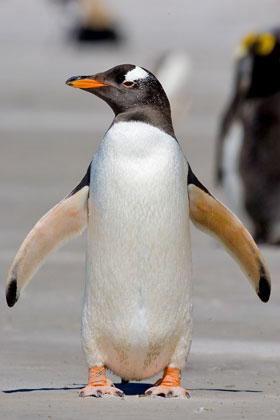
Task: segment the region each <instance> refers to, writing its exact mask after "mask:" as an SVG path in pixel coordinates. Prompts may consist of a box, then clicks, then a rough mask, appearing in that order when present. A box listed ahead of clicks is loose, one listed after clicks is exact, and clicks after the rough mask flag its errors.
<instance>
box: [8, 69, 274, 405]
mask: <svg viewBox="0 0 280 420" xmlns="http://www.w3.org/2000/svg"><path fill="white" fill-rule="evenodd" d="M66 83H67V85H70V86H73V87H76V88H80V89H83V90H86V91H88V92H90V93H93V94H95V95H96V96H98V97H100V98H102V99H103V100H104V101H105V102H107V103H108V105H109V106H110V107H111V108H112V109H113V111H114V113H115V118H114V121H113V123H112V125H111V126H110V128H109V129H108V131H107V132H106V134H105V136H104V138H103V140H102V142H101V144H100V146H99V149H98V151H97V153H96V155H95V156H94V158H93V160H92V162H91V164H90V166H89V168H88V170H87V173H86V175H85V177H84V178H83V179H82V181H81V182H80V184H79V185H78V186H77V187H76V188H74V190H73V191H72V192H71V193H70V194H69V195H68V196H67V197H66V198H65V199H63V200H62V201H61V202H60V203H59V204H58V205H57V206H55V207H54V208H53V209H52V210H50V211H49V212H48V213H47V214H46V215H45V216H43V217H42V218H41V219H40V220H39V222H38V223H37V224H36V225H35V226H34V228H33V229H32V231H31V232H30V233H29V235H28V236H27V237H26V239H25V240H24V242H23V244H22V245H21V247H20V249H19V251H18V253H17V255H16V257H15V259H14V262H13V263H12V266H11V268H10V271H9V274H8V279H7V302H8V305H9V306H13V305H14V304H15V303H16V301H17V300H18V298H19V296H20V292H21V290H22V289H23V287H25V286H26V285H27V283H28V281H29V280H30V278H31V277H32V275H34V273H35V272H36V270H37V269H38V267H39V266H40V264H41V263H42V262H43V260H44V259H45V258H46V257H47V256H48V255H49V254H50V253H51V252H52V251H53V250H54V249H55V248H57V247H58V245H60V244H62V243H65V242H66V241H67V240H69V239H70V238H73V237H75V236H77V235H78V234H79V233H81V232H82V231H83V230H84V229H85V228H86V227H88V250H87V264H86V265H87V267H86V285H85V296H84V303H83V312H82V342H83V349H84V353H85V357H86V360H87V363H88V368H89V375H88V385H87V386H86V387H85V388H83V389H82V390H81V391H80V396H82V397H87V396H96V397H100V396H102V395H104V394H111V395H116V396H122V395H123V392H122V391H121V390H119V389H117V388H116V387H115V386H114V385H113V383H112V382H111V381H110V380H109V379H107V377H106V368H107V369H110V370H111V371H112V372H113V373H115V374H116V375H119V376H120V377H122V378H123V379H124V380H142V379H146V378H150V377H152V376H154V375H156V374H158V373H159V372H160V371H161V370H163V371H164V373H163V376H162V378H161V379H159V380H158V381H157V382H156V383H155V385H154V386H153V387H151V388H149V389H148V390H147V391H146V395H161V396H166V397H184V398H186V397H188V396H189V392H188V391H187V390H186V389H184V388H183V387H181V371H182V369H183V368H184V366H185V363H186V359H187V356H188V353H189V350H190V346H191V332H192V320H191V310H192V283H191V244H190V231H189V219H190V218H191V220H192V221H193V222H194V224H195V225H196V226H197V227H199V228H201V229H202V230H205V231H206V232H208V233H210V234H213V235H214V236H215V237H216V238H217V239H219V240H220V241H221V243H222V244H223V245H224V246H225V248H226V249H227V250H228V251H229V252H230V253H231V254H232V255H233V256H234V258H235V259H236V260H237V262H238V264H239V265H240V267H241V269H242V270H243V271H244V272H245V274H246V275H247V277H248V278H249V280H250V282H251V284H252V285H253V287H254V289H255V290H256V292H257V294H258V296H259V297H260V299H261V300H262V301H264V302H266V301H268V299H269V295H270V275H269V272H268V269H267V267H266V264H265V262H264V260H263V257H262V255H261V253H260V251H259V249H258V248H257V246H256V244H255V242H254V240H253V239H252V237H251V235H250V234H249V233H248V232H247V230H246V229H245V227H244V226H243V225H242V223H241V222H240V221H239V220H238V219H237V217H235V216H234V214H233V213H231V211H229V210H228V209H227V208H226V207H224V206H223V204H221V203H220V202H219V201H218V200H216V199H215V198H214V197H213V195H212V194H211V193H210V192H209V191H208V190H207V189H206V188H205V187H204V186H203V185H202V184H201V183H200V182H199V181H198V179H197V178H196V176H195V175H194V173H193V172H192V170H191V168H190V165H189V164H188V162H187V160H186V158H185V156H184V155H183V153H182V150H181V148H180V146H179V144H178V141H177V139H176V137H175V134H174V130H173V126H172V120H171V113H170V106H169V102H168V99H167V96H166V94H165V92H164V90H163V88H162V86H161V84H160V83H159V82H158V80H157V79H156V78H155V76H153V74H151V73H150V72H149V71H147V70H145V69H143V68H141V67H137V66H134V65H128V64H126V65H120V66H117V67H114V68H112V69H110V70H108V71H106V72H104V73H98V74H96V75H94V76H79V77H71V78H70V79H68V80H67V82H66Z"/></svg>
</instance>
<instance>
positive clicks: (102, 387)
mask: <svg viewBox="0 0 280 420" xmlns="http://www.w3.org/2000/svg"><path fill="white" fill-rule="evenodd" d="M103 395H114V396H116V397H124V392H123V391H121V390H120V389H118V388H116V387H115V385H114V384H113V382H112V381H111V380H110V379H107V377H106V371H105V368H104V367H103V366H94V367H92V368H90V369H89V373H88V385H87V386H86V387H84V388H83V389H81V390H80V391H79V397H83V398H85V397H97V398H100V397H102V396H103Z"/></svg>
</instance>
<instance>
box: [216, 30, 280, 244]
mask: <svg viewBox="0 0 280 420" xmlns="http://www.w3.org/2000/svg"><path fill="white" fill-rule="evenodd" d="M216 180H217V182H218V184H220V185H222V186H223V189H224V191H225V195H226V196H228V200H227V201H228V205H229V206H230V207H231V208H232V210H233V211H235V212H237V213H239V214H240V216H241V215H242V213H243V212H244V215H245V217H248V216H249V219H250V222H251V224H252V230H253V235H254V237H255V239H256V240H257V241H259V242H266V243H269V244H280V29H274V30H271V31H268V32H259V33H258V32H256V33H250V34H247V35H246V36H245V37H244V39H243V40H242V42H241V44H240V45H239V46H238V49H237V61H236V63H235V73H234V83H233V89H232V94H231V98H230V100H229V102H228V104H227V106H226V108H225V110H224V112H223V116H222V119H221V125H220V131H219V136H218V142H217V162H216Z"/></svg>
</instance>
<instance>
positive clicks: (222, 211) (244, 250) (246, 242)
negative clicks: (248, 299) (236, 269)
mask: <svg viewBox="0 0 280 420" xmlns="http://www.w3.org/2000/svg"><path fill="white" fill-rule="evenodd" d="M188 193H189V201H190V217H191V220H192V222H193V223H194V224H195V225H196V226H197V227H198V228H199V229H201V230H203V231H205V232H207V233H210V234H211V235H212V236H214V237H215V238H216V239H218V240H219V241H220V242H221V243H222V245H223V246H224V247H225V248H226V250H227V251H228V252H229V254H231V255H232V256H233V258H234V259H235V260H236V261H237V263H238V264H239V266H240V268H241V269H242V270H243V272H244V273H245V274H246V276H247V277H248V280H249V281H250V283H251V284H252V286H253V288H254V289H255V291H256V293H257V295H258V296H259V298H260V299H261V300H262V301H263V302H267V301H268V299H269V296H270V288H271V286H270V283H271V282H270V274H269V270H268V268H267V266H266V263H265V261H264V259H263V257H262V255H261V253H260V250H259V248H258V247H257V245H256V243H255V241H254V239H253V238H252V236H251V235H250V233H249V232H248V231H247V229H246V228H245V226H244V225H243V224H242V223H241V222H240V220H239V219H238V218H237V217H236V216H235V215H234V214H233V213H232V212H231V211H230V210H229V209H228V208H227V207H225V206H224V205H223V204H222V203H221V202H220V201H218V200H217V199H216V198H215V197H213V196H212V195H211V194H210V193H209V191H208V190H207V189H206V188H205V187H204V186H203V185H202V184H201V183H200V182H199V180H198V179H197V178H196V176H195V175H194V174H193V172H192V171H191V168H190V167H189V176H188Z"/></svg>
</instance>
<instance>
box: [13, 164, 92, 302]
mask: <svg viewBox="0 0 280 420" xmlns="http://www.w3.org/2000/svg"><path fill="white" fill-rule="evenodd" d="M88 179H89V171H88V172H87V175H86V176H85V177H84V178H83V180H82V181H81V183H80V184H79V185H78V186H77V187H76V188H75V189H74V190H73V191H72V192H71V193H70V194H69V195H68V196H67V197H66V198H65V199H64V200H62V201H61V202H60V203H58V204H57V205H56V206H55V207H53V208H52V209H51V210H50V211H49V212H48V213H46V214H45V215H44V216H43V217H42V218H41V219H40V220H39V221H38V222H37V223H36V225H35V226H34V227H33V229H32V230H31V231H30V233H29V234H28V235H27V237H26V238H25V240H24V241H23V243H22V245H21V247H20V248H19V250H18V252H17V255H16V256H15V259H14V261H13V263H12V265H11V268H10V270H9V273H8V277H7V283H6V299H7V303H8V306H14V304H15V303H16V302H17V300H18V299H19V296H20V292H21V290H22V289H23V288H24V287H25V286H26V285H27V283H28V282H29V280H30V279H31V278H32V276H33V275H34V274H35V273H36V271H37V270H38V269H39V267H40V266H41V265H42V263H43V262H44V260H45V259H46V258H47V256H48V255H50V254H51V253H52V252H53V251H54V250H55V249H57V248H58V247H59V246H60V245H62V244H64V243H66V242H67V241H68V240H70V239H72V238H74V237H75V236H77V235H79V234H80V233H82V231H83V230H84V229H85V228H86V226H87V222H88V194H89V186H88V183H89V180H88Z"/></svg>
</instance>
